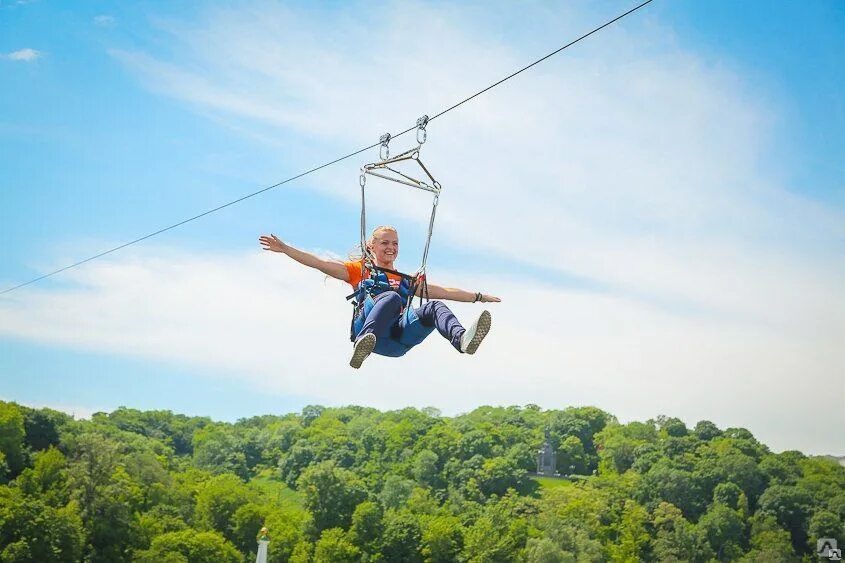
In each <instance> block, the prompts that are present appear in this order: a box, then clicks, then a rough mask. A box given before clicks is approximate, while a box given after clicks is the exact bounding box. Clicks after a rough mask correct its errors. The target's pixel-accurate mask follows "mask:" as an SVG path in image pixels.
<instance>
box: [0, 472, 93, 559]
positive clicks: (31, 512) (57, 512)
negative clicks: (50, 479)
mask: <svg viewBox="0 0 845 563" xmlns="http://www.w3.org/2000/svg"><path fill="white" fill-rule="evenodd" d="M84 543H85V532H84V529H83V525H82V518H81V517H80V515H79V507H78V505H76V503H70V504H68V505H67V506H65V507H61V508H54V507H52V506H49V505H46V504H43V503H42V502H41V501H39V500H38V499H35V498H32V497H25V496H24V495H22V494H20V493H19V492H17V491H16V490H14V489H10V488H7V487H0V561H3V562H7V561H8V562H10V563H11V562H15V563H41V562H44V561H54V562H56V563H75V562H76V561H79V560H80V559H81V558H82V549H83V546H84Z"/></svg>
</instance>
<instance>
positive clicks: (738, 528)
mask: <svg viewBox="0 0 845 563" xmlns="http://www.w3.org/2000/svg"><path fill="white" fill-rule="evenodd" d="M697 527H698V529H699V531H700V533H701V534H702V538H703V539H705V540H706V541H707V543H708V544H709V545H710V548H711V549H712V550H713V551H714V552H715V553H716V557H717V559H719V560H720V561H724V560H728V561H733V560H735V559H738V558H739V557H740V556H741V555H742V554H743V552H744V551H745V550H744V547H745V546H744V540H745V524H744V522H743V521H742V518H741V517H740V515H739V513H738V512H737V511H736V510H732V509H730V508H729V507H727V506H725V505H724V504H718V503H715V504H713V506H711V507H710V510H708V511H707V512H706V513H705V514H704V515H703V516H702V517H701V518H700V519H699V521H698V525H697Z"/></svg>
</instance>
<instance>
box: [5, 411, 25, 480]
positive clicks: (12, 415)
mask: <svg viewBox="0 0 845 563" xmlns="http://www.w3.org/2000/svg"><path fill="white" fill-rule="evenodd" d="M23 422H24V417H23V413H22V412H21V410H20V408H18V406H17V405H16V404H14V403H6V402H4V401H0V453H2V454H3V455H4V457H5V461H6V466H7V467H8V470H9V474H10V476H11V477H16V476H17V475H18V473H20V472H21V471H22V470H23V467H24V449H23V446H24V424H23Z"/></svg>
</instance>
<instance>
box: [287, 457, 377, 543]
mask: <svg viewBox="0 0 845 563" xmlns="http://www.w3.org/2000/svg"><path fill="white" fill-rule="evenodd" d="M297 487H298V488H299V490H300V491H302V493H303V494H304V496H305V500H304V504H305V508H307V509H308V511H309V512H311V514H312V515H313V517H314V526H315V528H316V530H317V531H318V532H322V531H323V530H326V529H328V528H344V529H346V528H348V527H349V524H350V522H351V520H352V513H353V512H354V510H355V507H356V506H358V505H359V504H360V503H361V502H363V501H364V500H366V498H367V490H366V487H365V486H364V483H363V482H361V480H360V479H359V478H358V477H357V476H356V475H355V474H354V473H352V472H351V471H349V470H346V469H342V468H340V467H337V465H336V464H335V462H334V461H332V460H329V461H324V462H321V463H318V464H317V465H314V466H311V467H309V468H308V469H306V470H305V471H304V472H303V473H302V476H301V477H300V478H299V481H298V482H297Z"/></svg>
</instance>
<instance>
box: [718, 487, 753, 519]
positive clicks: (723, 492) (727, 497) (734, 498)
mask: <svg viewBox="0 0 845 563" xmlns="http://www.w3.org/2000/svg"><path fill="white" fill-rule="evenodd" d="M713 502H718V503H720V504H724V505H725V506H727V507H728V508H732V509H734V510H740V511H741V512H748V502H747V501H746V500H745V494H744V493H743V492H742V489H740V488H739V487H738V486H737V485H736V484H734V483H731V482H728V483H719V484H718V485H716V488H715V489H713Z"/></svg>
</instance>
